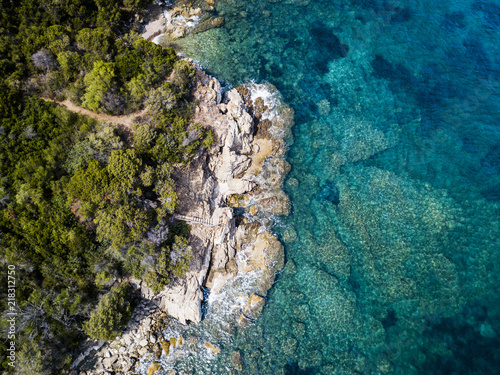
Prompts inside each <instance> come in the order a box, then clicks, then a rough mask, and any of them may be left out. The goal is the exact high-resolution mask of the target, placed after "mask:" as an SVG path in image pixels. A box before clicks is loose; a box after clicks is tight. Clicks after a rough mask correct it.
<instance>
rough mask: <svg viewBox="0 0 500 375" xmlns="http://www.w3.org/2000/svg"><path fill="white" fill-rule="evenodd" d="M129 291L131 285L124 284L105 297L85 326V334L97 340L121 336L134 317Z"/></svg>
mask: <svg viewBox="0 0 500 375" xmlns="http://www.w3.org/2000/svg"><path fill="white" fill-rule="evenodd" d="M129 290H130V287H129V284H128V283H124V284H120V285H119V286H118V287H115V288H113V289H111V291H110V292H109V293H107V294H105V295H103V296H102V297H101V300H100V301H99V304H98V305H97V308H96V309H95V310H94V311H93V312H92V313H91V314H90V319H89V320H88V321H87V322H85V323H84V324H83V332H85V334H87V335H89V336H90V337H91V338H93V339H97V340H112V339H113V338H114V337H115V336H117V335H118V334H120V331H121V330H122V329H123V327H124V326H125V325H126V324H127V322H128V320H129V319H130V316H131V315H132V306H131V304H130V302H129V301H127V294H128V292H129Z"/></svg>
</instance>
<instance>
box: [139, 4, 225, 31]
mask: <svg viewBox="0 0 500 375" xmlns="http://www.w3.org/2000/svg"><path fill="white" fill-rule="evenodd" d="M214 5H215V4H214V1H213V0H211V1H194V2H187V1H182V0H181V1H176V2H175V6H173V5H168V6H164V7H162V6H160V5H157V4H155V5H152V6H151V7H150V8H151V12H150V13H151V14H153V16H152V17H151V20H150V21H149V22H148V23H147V24H145V25H144V27H143V31H142V36H143V38H144V39H146V40H155V38H156V37H158V36H160V35H165V36H166V37H167V38H168V39H170V40H175V39H179V38H183V37H185V36H186V35H188V34H196V33H200V32H203V31H206V30H209V29H213V28H217V27H221V26H222V25H223V24H224V17H221V16H218V15H217V14H216V13H214V12H215V6H214Z"/></svg>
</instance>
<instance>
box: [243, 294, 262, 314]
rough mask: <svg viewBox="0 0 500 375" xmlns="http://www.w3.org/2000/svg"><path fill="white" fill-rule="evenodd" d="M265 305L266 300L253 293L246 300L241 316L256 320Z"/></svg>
mask: <svg viewBox="0 0 500 375" xmlns="http://www.w3.org/2000/svg"><path fill="white" fill-rule="evenodd" d="M265 304H266V300H265V299H264V298H263V297H261V296H259V295H257V294H255V293H253V294H252V295H251V296H250V298H249V299H248V302H247V305H246V306H245V309H244V310H243V314H245V316H247V317H249V318H250V319H257V318H258V317H259V315H260V313H261V312H262V309H263V308H264V305H265Z"/></svg>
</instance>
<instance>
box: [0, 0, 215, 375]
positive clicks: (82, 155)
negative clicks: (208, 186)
mask: <svg viewBox="0 0 500 375" xmlns="http://www.w3.org/2000/svg"><path fill="white" fill-rule="evenodd" d="M145 2H147V1H142V0H123V1H110V0H67V1H59V0H44V1H34V0H20V1H17V2H13V1H1V2H0V18H1V22H0V25H1V26H0V259H1V262H0V271H1V272H2V281H1V285H0V291H1V292H2V295H5V294H6V288H7V282H6V279H5V278H6V275H7V265H9V264H10V265H15V266H16V282H17V286H16V300H17V304H18V315H17V328H18V333H19V335H18V338H17V345H18V350H17V351H18V357H17V360H16V368H15V369H13V368H12V367H10V366H8V364H7V362H8V361H7V359H6V355H5V349H6V347H7V344H8V341H9V340H7V338H6V336H5V335H2V338H1V339H0V347H1V348H2V351H1V353H0V356H1V357H0V361H1V362H2V366H3V370H5V371H8V372H12V373H17V374H42V373H53V374H64V373H66V372H67V370H68V368H69V365H70V364H71V362H72V360H73V359H72V355H73V354H74V353H73V350H74V349H75V348H76V346H77V345H78V344H79V343H80V342H81V340H82V339H83V338H85V337H86V335H89V336H91V337H94V338H103V339H109V338H110V337H112V336H113V335H115V334H116V333H117V332H118V331H119V329H120V327H121V326H123V324H124V323H125V321H126V319H127V317H128V316H129V314H130V309H131V306H132V305H131V304H132V302H131V301H130V295H129V294H128V293H127V292H126V290H125V284H123V283H122V281H123V280H126V278H127V277H129V276H133V277H136V278H140V279H143V280H145V281H146V282H147V283H148V284H149V285H150V286H151V287H152V288H153V289H154V290H156V291H159V290H161V289H162V288H163V287H164V286H165V285H167V284H168V283H170V282H171V281H172V280H173V278H175V277H178V276H180V275H182V274H183V273H184V272H185V271H186V270H187V269H188V267H189V260H190V259H191V253H192V249H191V248H190V246H189V244H188V241H187V238H188V236H189V226H188V225H187V224H185V223H177V224H175V225H170V224H169V223H170V220H169V219H170V216H171V214H172V213H173V212H174V210H175V208H176V205H177V200H178V198H177V194H176V191H175V181H174V179H173V178H172V175H173V171H174V169H175V168H176V167H179V166H182V165H183V164H185V163H188V162H189V155H190V154H192V153H194V152H196V151H197V150H198V149H199V148H200V147H210V145H211V143H212V142H213V135H212V133H211V132H210V131H209V130H207V129H205V128H203V127H202V126H200V125H199V124H193V123H192V122H191V112H192V103H191V102H190V89H191V83H192V79H193V76H194V71H193V68H192V66H191V65H190V64H189V63H187V62H185V61H178V60H177V58H176V55H175V53H174V51H173V50H171V49H163V48H161V47H159V46H157V45H155V44H153V43H150V42H147V41H145V40H143V39H141V38H140V37H139V34H137V33H136V32H135V31H134V30H132V29H133V28H131V27H129V26H127V24H126V23H125V21H128V20H129V19H132V18H133V15H134V13H135V12H136V9H138V8H140V7H142V6H144V5H145V4H144V3H145ZM127 27H128V28H127ZM40 96H41V97H45V98H51V99H55V100H62V99H69V100H71V101H73V102H74V103H76V104H78V105H82V106H84V107H86V108H87V109H89V110H92V111H95V112H105V113H109V114H123V113H131V112H134V111H137V110H140V109H143V108H146V109H148V112H147V113H148V114H147V115H145V116H142V117H141V118H140V119H139V120H138V123H136V124H135V125H134V127H133V129H129V133H130V134H132V135H131V136H130V135H129V134H128V135H127V134H125V133H121V132H120V131H119V130H118V129H117V127H116V126H113V125H110V124H106V123H98V122H97V121H94V120H91V119H89V118H85V117H80V116H78V115H76V114H74V113H71V112H69V111H68V110H66V109H64V108H63V107H61V106H57V105H55V104H53V103H52V102H48V101H46V100H43V99H41V98H40ZM97 301H99V303H97ZM96 306H97V307H96ZM0 308H1V310H2V311H6V309H7V306H6V301H5V299H2V300H1V301H0ZM7 317H8V316H7V315H6V314H5V313H4V314H3V315H2V317H1V319H0V323H1V324H2V326H3V327H4V329H3V331H5V329H6V327H7V325H8V323H7V320H6V319H7Z"/></svg>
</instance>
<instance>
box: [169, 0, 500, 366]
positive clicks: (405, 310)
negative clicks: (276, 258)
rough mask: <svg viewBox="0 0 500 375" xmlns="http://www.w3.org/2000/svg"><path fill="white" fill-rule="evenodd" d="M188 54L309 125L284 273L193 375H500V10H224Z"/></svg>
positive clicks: (260, 3) (344, 3)
mask: <svg viewBox="0 0 500 375" xmlns="http://www.w3.org/2000/svg"><path fill="white" fill-rule="evenodd" d="M217 10H218V12H219V13H222V14H223V15H224V16H225V18H226V23H225V25H224V27H223V28H220V29H215V30H210V31H208V32H205V33H202V34H197V35H194V36H190V37H188V38H186V39H185V40H184V41H182V42H180V43H179V44H181V46H182V48H183V49H184V51H185V53H186V55H187V56H190V57H193V58H194V59H196V60H197V61H199V62H200V63H201V64H202V65H203V66H204V67H206V68H207V69H208V71H209V72H210V73H212V74H214V75H216V76H217V77H219V78H220V79H221V80H223V81H225V82H226V83H228V84H231V85H237V84H240V83H243V82H246V81H248V80H251V79H253V80H255V81H257V82H262V81H268V82H270V83H272V84H274V85H276V86H277V88H278V89H279V90H280V91H281V93H282V94H283V96H284V98H285V101H286V102H287V103H288V104H290V105H291V106H292V107H293V108H294V110H295V112H296V117H295V126H294V129H293V133H294V143H293V144H292V145H291V146H290V150H289V156H288V161H289V162H290V163H291V165H292V170H291V172H290V174H289V175H288V178H287V182H286V186H285V190H286V192H287V193H288V194H289V196H290V197H291V199H292V202H293V212H292V214H291V215H290V216H289V217H283V218H280V219H279V222H278V224H277V225H276V228H275V230H276V232H277V233H278V234H279V235H280V236H281V239H282V241H283V242H284V244H285V248H286V256H287V263H286V266H285V269H284V271H283V272H282V273H281V274H280V275H279V277H278V280H277V283H276V284H275V286H274V287H273V289H272V290H271V292H270V294H269V296H268V302H267V305H266V307H265V309H264V313H263V315H262V316H261V317H260V319H259V321H258V322H257V324H255V325H254V326H253V327H252V328H251V329H249V330H248V331H238V332H237V333H236V335H235V336H234V338H233V340H232V341H231V343H229V344H227V343H226V344H224V348H223V352H222V353H221V354H220V355H219V356H218V357H217V359H215V360H213V361H212V362H210V363H209V364H207V363H205V362H204V363H203V364H200V365H199V367H197V366H196V365H193V366H194V367H195V368H196V369H197V370H196V372H197V373H221V374H222V373H230V368H231V364H230V361H229V357H230V355H231V353H232V351H233V350H236V349H239V350H240V351H241V353H242V358H243V362H244V371H243V372H244V373H247V374H497V373H498V372H499V371H500V370H499V369H500V339H499V336H498V334H499V333H500V294H499V286H500V282H499V281H500V280H499V279H500V256H499V254H500V215H499V213H500V212H499V211H500V210H499V208H500V100H499V99H500V90H499V79H500V54H499V49H500V3H499V2H498V1H493V0H492V1H484V0H472V1H469V0H459V1H457V0H454V1H450V0H440V1H436V0H433V1H430V0H422V1H414V0H409V1H397V0H334V1H327V0H321V1H312V0H245V1H243V0H220V2H219V4H218V6H217Z"/></svg>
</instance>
